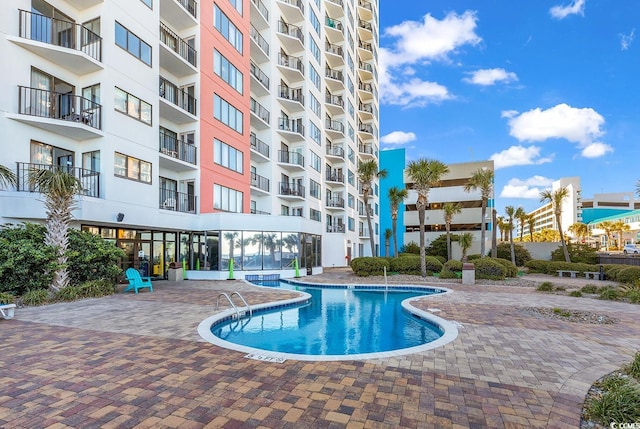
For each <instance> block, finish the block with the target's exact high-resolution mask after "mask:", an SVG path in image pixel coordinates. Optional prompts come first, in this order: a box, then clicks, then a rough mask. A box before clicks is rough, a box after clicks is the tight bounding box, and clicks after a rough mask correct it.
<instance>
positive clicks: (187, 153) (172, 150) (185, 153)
mask: <svg viewBox="0 0 640 429" xmlns="http://www.w3.org/2000/svg"><path fill="white" fill-rule="evenodd" d="M160 152H161V153H163V154H165V155H168V156H170V157H172V158H176V159H179V160H181V161H185V162H188V163H190V164H193V165H196V162H197V159H196V147H195V145H193V144H190V143H187V142H185V141H184V140H180V139H177V138H175V137H174V136H172V135H169V134H166V133H163V132H162V131H160Z"/></svg>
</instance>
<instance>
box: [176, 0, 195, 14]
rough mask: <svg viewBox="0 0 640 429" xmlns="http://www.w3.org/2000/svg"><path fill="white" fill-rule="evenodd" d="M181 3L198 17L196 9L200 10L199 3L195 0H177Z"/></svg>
mask: <svg viewBox="0 0 640 429" xmlns="http://www.w3.org/2000/svg"><path fill="white" fill-rule="evenodd" d="M176 1H177V2H178V3H180V5H181V6H182V7H183V8H185V9H186V10H187V12H189V13H190V14H191V16H193V17H194V18H197V17H198V16H197V15H196V11H197V10H198V3H197V2H196V1H195V0H176Z"/></svg>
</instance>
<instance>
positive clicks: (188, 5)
mask: <svg viewBox="0 0 640 429" xmlns="http://www.w3.org/2000/svg"><path fill="white" fill-rule="evenodd" d="M160 18H161V19H162V20H163V21H165V22H168V23H169V24H171V26H172V27H173V28H175V29H176V30H178V31H181V30H184V29H186V28H189V27H194V26H196V25H198V3H197V2H196V1H195V0H160Z"/></svg>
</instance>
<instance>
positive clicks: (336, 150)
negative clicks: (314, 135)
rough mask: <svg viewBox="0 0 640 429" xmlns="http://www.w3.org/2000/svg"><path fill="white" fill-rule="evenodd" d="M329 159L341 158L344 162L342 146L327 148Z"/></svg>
mask: <svg viewBox="0 0 640 429" xmlns="http://www.w3.org/2000/svg"><path fill="white" fill-rule="evenodd" d="M327 157H331V158H339V159H340V160H343V161H344V149H343V148H342V147H340V146H327Z"/></svg>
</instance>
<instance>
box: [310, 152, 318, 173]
mask: <svg viewBox="0 0 640 429" xmlns="http://www.w3.org/2000/svg"><path fill="white" fill-rule="evenodd" d="M309 160H310V162H311V168H313V169H314V170H316V171H320V168H321V161H320V157H319V156H318V155H317V154H316V153H315V152H314V151H312V150H310V151H309Z"/></svg>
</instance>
